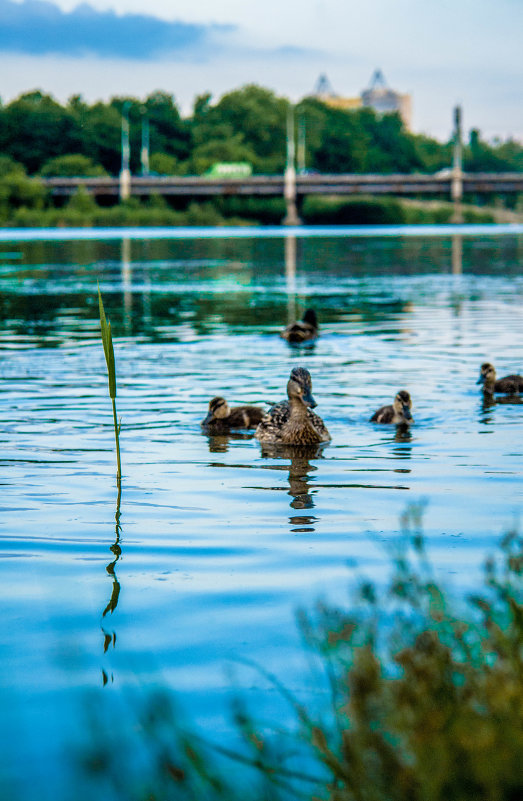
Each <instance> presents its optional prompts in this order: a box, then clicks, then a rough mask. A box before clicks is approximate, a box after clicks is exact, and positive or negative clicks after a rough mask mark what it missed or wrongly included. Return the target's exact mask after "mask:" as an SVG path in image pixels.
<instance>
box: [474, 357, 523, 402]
mask: <svg viewBox="0 0 523 801" xmlns="http://www.w3.org/2000/svg"><path fill="white" fill-rule="evenodd" d="M476 384H483V392H485V393H486V394H487V395H493V394H494V393H495V392H501V393H503V394H504V395H517V394H518V393H519V392H523V376H521V375H506V376H505V378H497V379H496V371H495V369H494V367H493V365H492V364H490V362H484V364H482V365H481V371H480V374H479V378H478V380H477V381H476Z"/></svg>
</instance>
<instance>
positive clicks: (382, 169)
mask: <svg viewBox="0 0 523 801" xmlns="http://www.w3.org/2000/svg"><path fill="white" fill-rule="evenodd" d="M288 111H289V102H288V101H287V100H286V99H285V98H283V97H279V96H277V95H276V94H274V93H273V92H271V91H270V90H268V89H265V88H263V87H260V86H255V85H249V86H244V87H242V88H240V89H237V90H234V91H231V92H228V93H226V94H225V95H223V96H222V97H221V98H220V99H219V100H218V101H217V102H213V101H212V97H211V96H210V95H208V94H207V95H202V96H200V97H197V98H196V100H195V103H194V107H193V110H192V113H191V114H190V115H189V116H188V117H182V115H181V114H180V111H179V108H178V106H177V104H176V101H175V99H174V97H173V96H172V95H170V94H168V93H166V92H160V91H158V92H154V93H152V94H151V95H149V96H148V97H146V98H145V99H143V100H142V99H139V98H132V97H129V98H128V97H115V98H112V99H111V100H109V101H108V102H106V103H103V102H96V103H94V104H89V103H87V102H85V101H84V100H83V99H82V98H81V97H80V96H78V95H77V96H73V97H71V98H70V99H69V100H68V102H67V103H66V104H65V105H62V104H60V103H58V102H57V101H56V100H55V99H54V98H53V97H51V96H50V95H48V94H45V93H43V92H41V91H33V92H28V93H26V94H23V95H21V96H20V97H18V98H17V99H16V100H13V101H12V102H10V103H8V104H6V105H3V106H2V105H0V148H1V153H2V157H1V158H0V224H1V225H10V226H12V225H22V226H23V225H75V224H85V225H130V224H132V225H136V224H141V225H162V224H165V225H183V224H189V225H191V224H211V225H215V224H223V223H227V222H228V223H230V222H231V220H232V221H233V222H238V221H242V220H244V221H247V222H251V221H252V220H255V221H259V222H266V221H267V220H272V219H273V220H274V221H277V222H280V220H281V218H282V216H283V214H282V213H281V203H279V201H277V200H276V201H274V202H273V201H269V202H266V201H255V200H253V199H245V201H243V202H239V201H236V202H234V201H233V200H232V199H228V200H222V199H220V200H217V201H213V202H207V203H197V204H196V203H194V202H192V203H191V202H190V200H189V201H180V200H178V201H175V200H168V201H166V202H160V200H159V199H158V198H150V199H149V200H148V201H147V202H145V203H141V204H140V203H134V204H133V203H131V204H124V205H122V204H116V205H113V206H107V203H108V202H109V201H107V200H106V201H105V204H106V205H105V206H98V205H97V204H94V201H93V203H89V202H88V201H89V198H86V197H82V196H80V197H76V198H73V200H72V201H70V202H69V203H66V204H65V206H64V205H63V201H61V202H59V201H53V200H52V199H51V198H50V196H49V195H48V194H47V192H46V189H45V187H44V185H43V183H42V181H41V180H40V179H41V178H46V177H50V176H58V177H64V176H89V177H95V176H102V175H113V176H116V175H118V173H119V171H120V168H121V135H122V134H121V129H122V117H123V115H124V114H125V115H127V116H128V119H129V138H130V167H131V171H132V172H133V173H135V174H139V173H140V172H141V170H142V164H141V149H142V144H143V141H142V136H143V135H144V131H145V130H147V138H148V141H149V152H150V159H149V167H150V170H151V171H152V172H153V173H156V174H159V175H173V174H174V175H202V174H204V173H205V172H206V171H207V170H209V168H210V167H211V166H212V165H213V164H215V163H216V162H248V163H249V164H250V165H251V166H252V170H253V172H254V173H255V174H281V173H282V172H283V170H284V168H285V158H286V120H287V114H288ZM295 116H296V120H297V125H298V126H299V127H300V130H302V131H303V132H304V147H303V148H302V151H301V152H302V155H301V156H300V159H301V167H302V168H303V169H306V170H309V171H317V172H330V173H346V172H351V173H369V172H372V173H393V172H398V173H412V172H427V173H432V172H436V171H438V170H441V169H445V168H448V167H449V166H450V165H451V162H452V143H451V141H448V142H439V141H437V140H436V139H432V138H430V137H427V136H425V135H421V134H414V133H411V132H410V131H408V130H406V129H405V127H404V126H403V123H402V121H401V119H400V117H399V116H398V115H396V114H386V115H378V114H376V113H375V112H374V111H373V110H372V109H370V108H359V109H354V110H351V111H346V110H342V109H336V108H332V107H330V106H328V105H326V104H325V103H323V102H321V101H320V100H319V99H317V98H315V97H308V98H305V99H303V100H302V101H301V102H300V103H299V104H297V105H296V106H295ZM145 125H146V128H144V126H145ZM463 166H464V169H465V170H466V171H468V172H478V171H508V172H510V171H521V170H523V145H521V144H519V143H518V142H516V141H512V140H508V141H500V140H498V141H494V142H492V143H487V142H485V141H484V140H482V138H481V135H480V132H479V131H477V130H475V129H473V130H471V131H470V134H469V136H468V141H467V142H466V143H465V146H464V151H463ZM469 200H470V202H472V203H476V202H477V199H476V198H471V199H469ZM489 200H490V201H492V198H490V199H488V198H487V199H485V198H483V199H482V202H483V203H484V202H486V201H489ZM504 202H505V203H506V204H508V205H509V206H515V205H517V203H518V199H517V198H510V197H507V198H505V199H504ZM112 203H113V204H114V203H115V201H112ZM336 203H337V205H336V204H334V205H333V203H332V202H331V203H330V205H329V202H326V203H323V205H322V202H321V201H320V203H319V204H316V207H315V201H314V199H313V198H308V199H307V202H306V203H305V207H306V208H305V209H304V210H303V213H302V216H303V218H304V220H305V221H307V222H308V221H312V220H309V217H310V218H316V217H318V216H320V217H322V218H323V219H324V221H326V222H335V221H336V219H339V218H340V216H341V217H342V218H343V219H345V220H347V221H349V222H353V221H354V222H365V220H366V216H367V215H366V211H368V210H369V209H370V207H369V206H368V205H366V206H364V208H363V210H362V207H360V208H359V209H358V210H356V208H357V203H356V204H355V202H349V201H344V202H343V203H341V201H336ZM365 203H367V201H365ZM373 203H374V206H373V209H374V211H372V212H370V211H369V215H370V219H369V220H368V221H372V220H373V219H374V218H375V217H376V216H378V217H379V216H382V217H386V218H387V220H388V221H390V222H397V223H401V222H403V221H406V222H409V215H408V213H407V211H406V208H405V207H400V205H399V204H396V206H393V203H392V201H389V200H385V201H384V202H383V203H382V202H381V201H378V200H375V201H373ZM60 205H61V206H62V207H61V208H59V206H60ZM335 206H336V209H335V211H333V213H332V214H330V211H332V210H333V209H334V208H335ZM378 207H379V208H380V211H379V212H378V211H376V209H378ZM393 208H394V209H395V211H394V212H393V211H392V210H393ZM400 208H402V211H401V213H400ZM115 209H116V210H115ZM340 209H342V210H341V211H340ZM329 215H330V216H329ZM403 217H405V219H403ZM79 220H80V222H79ZM427 221H429V222H433V221H437V220H434V219H432V218H430V214H429V215H428V218H427Z"/></svg>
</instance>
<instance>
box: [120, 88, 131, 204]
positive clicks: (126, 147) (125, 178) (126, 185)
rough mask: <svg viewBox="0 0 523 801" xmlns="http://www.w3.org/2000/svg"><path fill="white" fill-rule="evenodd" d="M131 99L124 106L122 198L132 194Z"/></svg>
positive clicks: (125, 198)
mask: <svg viewBox="0 0 523 801" xmlns="http://www.w3.org/2000/svg"><path fill="white" fill-rule="evenodd" d="M130 106H131V101H130V100H126V101H125V102H124V104H123V106H122V169H121V170H120V200H121V201H123V200H129V198H130V196H131V170H130V168H129V162H130V155H131V147H130V144H129V108H130Z"/></svg>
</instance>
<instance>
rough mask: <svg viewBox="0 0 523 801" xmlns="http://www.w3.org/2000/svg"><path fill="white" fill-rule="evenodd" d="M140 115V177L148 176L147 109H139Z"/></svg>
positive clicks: (143, 107) (144, 107)
mask: <svg viewBox="0 0 523 801" xmlns="http://www.w3.org/2000/svg"><path fill="white" fill-rule="evenodd" d="M140 112H141V115H142V149H141V151H140V161H141V164H142V175H149V117H148V116H147V107H146V106H142V107H141V109H140Z"/></svg>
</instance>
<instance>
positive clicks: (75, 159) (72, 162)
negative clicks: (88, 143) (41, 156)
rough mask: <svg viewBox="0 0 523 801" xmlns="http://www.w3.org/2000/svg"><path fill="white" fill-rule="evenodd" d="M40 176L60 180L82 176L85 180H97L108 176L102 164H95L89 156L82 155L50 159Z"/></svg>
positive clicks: (74, 154) (75, 154)
mask: <svg viewBox="0 0 523 801" xmlns="http://www.w3.org/2000/svg"><path fill="white" fill-rule="evenodd" d="M40 175H42V176H44V177H46V176H50V175H54V176H58V177H60V178H68V177H70V178H74V177H77V176H82V177H84V178H87V177H91V178H95V177H97V176H100V175H107V171H106V170H104V168H103V167H102V166H101V165H100V164H95V163H94V162H93V161H92V160H91V159H90V158H89V157H88V156H84V155H82V154H81V153H71V154H70V155H67V156H56V158H54V159H49V161H46V162H45V164H44V165H43V167H42V169H41V170H40Z"/></svg>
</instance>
